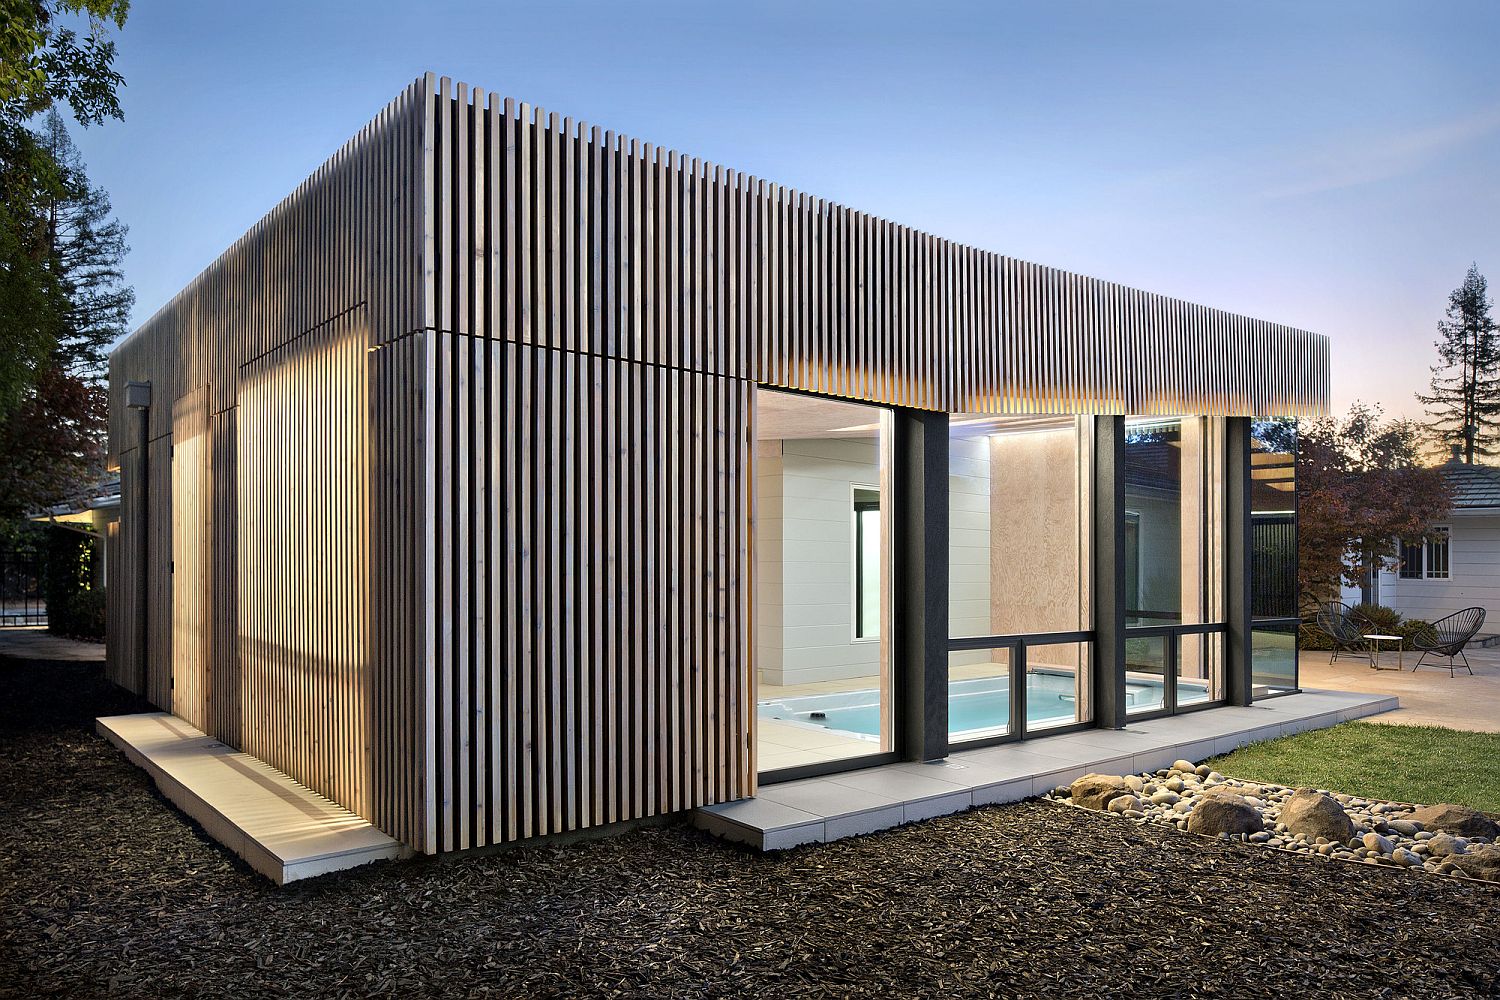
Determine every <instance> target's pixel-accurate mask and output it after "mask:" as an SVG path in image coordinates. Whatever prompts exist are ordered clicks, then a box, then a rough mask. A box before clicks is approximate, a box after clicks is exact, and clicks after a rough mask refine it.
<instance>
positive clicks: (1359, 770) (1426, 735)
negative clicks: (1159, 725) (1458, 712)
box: [1209, 722, 1500, 812]
mask: <svg viewBox="0 0 1500 1000" xmlns="http://www.w3.org/2000/svg"><path fill="white" fill-rule="evenodd" d="M1209 763H1210V765H1211V766H1212V767H1213V768H1214V769H1215V770H1218V771H1222V772H1223V773H1225V774H1228V775H1233V776H1234V777H1236V778H1246V779H1249V780H1252V781H1265V782H1270V783H1273V784H1278V785H1288V786H1291V787H1294V788H1295V787H1298V786H1313V787H1316V788H1327V789H1330V790H1332V791H1337V792H1345V793H1347V794H1350V795H1363V796H1368V797H1371V798H1378V799H1392V800H1395V801H1397V802H1418V803H1421V804H1424V805H1430V804H1432V803H1434V802H1457V803H1460V804H1462V805H1466V806H1471V807H1473V808H1475V809H1482V810H1484V811H1486V812H1500V733H1463V732H1458V731H1456V730H1453V729H1439V728H1437V727H1436V726H1386V725H1377V724H1374V723H1369V722H1345V723H1343V724H1342V725H1338V726H1334V727H1333V728H1332V729H1319V730H1317V731H1315V732H1310V733H1299V734H1298V735H1296V736H1284V737H1282V738H1281V739H1279V740H1269V741H1267V742H1265V743H1256V744H1253V745H1251V746H1248V747H1244V748H1242V749H1240V750H1236V751H1235V752H1234V753H1231V754H1226V755H1225V756H1223V757H1216V758H1214V759H1213V760H1212V761H1210V762H1209Z"/></svg>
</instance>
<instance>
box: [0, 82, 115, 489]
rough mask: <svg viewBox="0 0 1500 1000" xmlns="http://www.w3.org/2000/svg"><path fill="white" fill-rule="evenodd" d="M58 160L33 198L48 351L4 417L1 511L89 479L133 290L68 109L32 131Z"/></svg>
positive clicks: (1, 424) (0, 445)
mask: <svg viewBox="0 0 1500 1000" xmlns="http://www.w3.org/2000/svg"><path fill="white" fill-rule="evenodd" d="M33 138H34V139H35V141H36V142H37V145H38V148H39V149H41V150H42V151H43V152H44V153H45V155H46V156H47V158H48V159H49V161H50V162H51V163H52V165H53V169H54V174H55V175H54V177H53V179H52V183H51V184H50V186H49V189H48V190H47V191H45V192H44V193H43V194H42V195H41V196H40V197H38V199H37V202H36V209H37V214H38V218H39V219H40V220H41V221H42V234H41V239H42V240H43V242H44V245H45V248H46V253H45V255H44V256H42V258H41V260H40V262H39V263H40V268H41V272H42V274H41V279H42V280H41V285H40V287H42V288H44V289H46V291H47V294H48V295H49V296H50V298H51V301H50V302H49V304H48V307H47V316H46V325H45V327H44V330H45V333H46V339H47V352H46V355H45V357H43V358H42V359H40V361H39V362H38V363H37V365H36V367H35V370H34V371H33V372H32V373H31V378H30V380H29V384H28V385H26V386H25V388H24V391H23V392H22V393H21V395H20V399H19V401H18V405H17V406H16V407H15V409H14V410H13V411H12V412H11V414H10V417H9V419H4V420H0V469H3V470H4V471H3V473H0V475H3V477H4V490H3V492H0V516H7V517H15V516H19V515H21V514H24V513H26V512H27V511H28V510H33V509H35V508H37V507H41V506H46V505H49V504H53V503H57V502H59V501H61V500H66V499H73V498H74V497H75V494H76V493H78V492H79V491H81V490H85V489H87V488H88V487H89V486H91V485H92V482H93V480H94V479H96V478H97V475H98V471H99V470H98V465H99V460H100V458H101V457H102V446H103V441H102V434H101V432H102V430H103V427H104V421H105V412H106V402H105V389H104V384H103V383H104V376H105V373H106V354H105V352H106V350H107V349H108V347H109V345H110V344H111V343H113V342H114V341H115V340H117V339H118V338H119V337H120V336H122V335H123V334H124V333H125V332H126V323H127V321H128V319H129V315H130V308H131V306H132V305H133V304H134V302H135V294H134V292H133V291H131V289H130V288H129V287H128V286H126V285H125V282H124V276H123V273H122V271H121V267H120V265H121V261H122V260H123V258H124V256H125V251H126V246H125V227H124V226H123V225H122V224H120V223H119V222H118V221H115V220H113V219H112V218H111V217H110V203H109V196H108V195H107V194H105V193H104V191H103V190H102V189H101V188H98V187H94V186H93V185H91V184H90V183H89V180H88V175H87V173H86V171H85V170H84V166H83V162H82V159H81V158H80V157H79V155H78V151H77V149H76V148H75V147H74V146H73V142H72V139H71V138H70V137H69V136H68V130H67V127H66V126H65V125H64V124H63V121H62V117H61V116H60V115H59V114H58V113H57V112H56V111H55V110H54V111H51V112H49V113H48V115H47V118H46V120H45V122H44V124H43V127H42V128H41V129H40V130H38V131H37V132H36V133H35V135H34V136H33Z"/></svg>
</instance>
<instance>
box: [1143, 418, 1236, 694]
mask: <svg viewBox="0 0 1500 1000" xmlns="http://www.w3.org/2000/svg"><path fill="white" fill-rule="evenodd" d="M1224 456H1225V439H1224V421H1223V419H1222V418H1208V417H1137V418H1128V419H1127V420H1126V421H1125V470H1124V473H1125V511H1124V514H1123V516H1124V535H1125V573H1126V580H1125V595H1126V608H1125V623H1126V642H1125V660H1126V663H1125V669H1126V701H1127V711H1128V712H1129V713H1131V714H1135V715H1145V714H1154V713H1159V712H1172V711H1176V710H1177V709H1178V708H1179V707H1183V708H1186V707H1191V706H1194V705H1206V704H1212V703H1214V702H1217V701H1222V700H1223V698H1224V643H1223V636H1222V632H1223V620H1224V586H1223V581H1224V541H1223V540H1224V534H1225V524H1224V482H1225V479H1224Z"/></svg>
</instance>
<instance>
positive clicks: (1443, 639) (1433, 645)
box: [1411, 608, 1484, 677]
mask: <svg viewBox="0 0 1500 1000" xmlns="http://www.w3.org/2000/svg"><path fill="white" fill-rule="evenodd" d="M1483 625H1484V609H1483V608H1464V609H1463V610H1462V611H1455V612H1454V613H1453V614H1451V615H1449V616H1448V617H1446V618H1439V619H1438V620H1437V621H1435V622H1433V623H1432V629H1431V631H1427V630H1423V631H1422V632H1419V633H1417V634H1416V635H1414V636H1412V645H1413V646H1416V647H1417V648H1418V649H1420V650H1421V651H1422V655H1421V657H1419V658H1418V659H1417V662H1416V665H1415V666H1413V667H1412V668H1411V670H1412V673H1416V672H1417V667H1420V666H1421V665H1422V661H1423V660H1425V659H1427V656H1428V654H1433V655H1435V656H1446V657H1447V658H1448V676H1449V677H1452V676H1453V660H1454V657H1457V658H1458V659H1459V660H1462V661H1463V665H1464V669H1465V670H1467V671H1468V672H1469V673H1470V674H1472V673H1473V672H1474V668H1473V667H1471V666H1469V658H1468V657H1467V656H1465V655H1464V646H1466V645H1468V642H1469V640H1470V639H1472V638H1474V636H1476V635H1477V634H1479V630H1480V628H1481V627H1483Z"/></svg>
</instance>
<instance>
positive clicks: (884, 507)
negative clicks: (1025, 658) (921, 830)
mask: <svg viewBox="0 0 1500 1000" xmlns="http://www.w3.org/2000/svg"><path fill="white" fill-rule="evenodd" d="M755 436H756V453H755V513H754V532H753V543H754V548H755V571H756V584H755V674H756V684H757V695H756V703H757V704H756V734H757V735H756V753H757V761H758V767H759V769H760V771H761V773H762V775H768V774H769V775H772V776H773V780H774V775H775V773H776V772H782V773H784V774H785V775H787V776H791V775H793V774H795V773H797V772H798V771H799V770H806V769H814V770H816V769H819V768H826V767H828V766H829V765H836V763H837V762H840V761H846V760H854V759H856V758H858V759H859V761H860V763H862V764H863V763H869V762H870V761H869V760H868V758H870V757H873V756H879V755H882V754H890V753H892V752H893V748H894V735H895V725H894V710H895V706H894V703H893V698H892V692H891V688H892V685H891V655H890V650H891V640H890V635H891V629H890V618H891V607H892V605H891V538H890V531H889V530H888V526H889V525H890V524H891V523H892V519H891V512H890V509H889V498H890V497H891V490H890V488H889V486H890V484H889V476H890V469H891V459H890V447H891V412H890V411H889V410H888V409H885V408H883V407H877V406H867V405H863V404H858V403H850V402H845V401H843V400H833V399H824V398H821V397H815V396H806V395H801V394H793V393H785V392H777V391H773V390H768V389H761V390H758V391H757V392H756V412H755Z"/></svg>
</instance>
